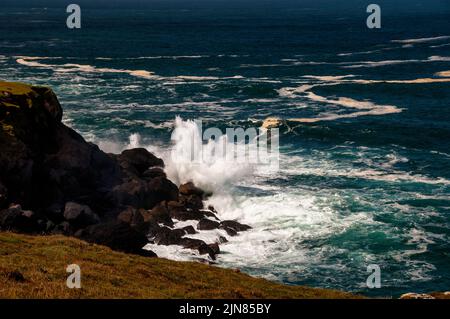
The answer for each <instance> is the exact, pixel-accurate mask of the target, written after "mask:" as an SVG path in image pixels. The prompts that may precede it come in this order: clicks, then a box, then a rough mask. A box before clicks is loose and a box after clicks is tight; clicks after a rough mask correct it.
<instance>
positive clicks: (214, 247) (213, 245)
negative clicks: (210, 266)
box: [208, 243, 220, 255]
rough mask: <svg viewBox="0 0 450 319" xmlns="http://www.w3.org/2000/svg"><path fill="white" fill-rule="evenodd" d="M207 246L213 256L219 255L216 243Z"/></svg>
mask: <svg viewBox="0 0 450 319" xmlns="http://www.w3.org/2000/svg"><path fill="white" fill-rule="evenodd" d="M208 246H209V248H211V249H212V251H213V252H214V254H215V255H218V254H220V247H219V244H218V243H213V244H209V245H208Z"/></svg>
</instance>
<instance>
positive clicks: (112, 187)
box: [0, 81, 250, 259]
mask: <svg viewBox="0 0 450 319" xmlns="http://www.w3.org/2000/svg"><path fill="white" fill-rule="evenodd" d="M62 117H63V110H62V107H61V105H60V104H59V102H58V99H57V97H56V95H55V94H54V93H53V91H52V90H51V89H49V88H46V87H38V86H30V85H26V84H21V83H9V82H1V81H0V150H1V152H0V230H11V231H16V232H24V233H33V234H64V235H68V236H76V237H79V238H81V239H84V240H86V241H89V242H92V243H97V244H102V245H106V246H109V247H111V248H112V249H115V250H119V251H124V252H128V253H135V254H140V255H145V256H155V254H154V253H152V252H149V251H146V250H143V249H142V248H143V247H144V246H145V245H146V244H147V243H149V238H150V240H152V241H153V242H156V243H158V244H163V245H180V246H182V247H185V248H186V249H193V250H197V251H198V252H199V254H201V255H208V256H210V258H211V259H215V255H216V254H218V253H220V248H219V246H218V244H216V243H209V244H208V243H205V242H204V241H202V240H199V239H194V238H188V237H186V236H188V235H194V234H196V233H197V231H196V230H195V228H194V227H193V226H185V227H181V228H179V229H173V228H174V225H175V221H195V222H198V226H197V228H198V229H199V230H204V229H217V228H219V229H221V231H223V233H225V232H226V233H227V234H229V235H230V236H235V235H237V232H239V231H244V230H247V229H249V228H250V227H249V226H246V225H242V224H239V223H237V222H231V221H224V222H220V220H219V219H218V217H217V214H218V213H217V212H216V211H215V210H214V208H213V207H208V209H204V203H203V201H204V200H205V199H206V198H207V197H208V196H209V195H210V194H208V193H206V192H205V191H203V190H202V189H200V188H198V187H196V186H195V185H194V184H193V183H186V184H183V185H181V186H180V187H179V188H178V187H177V186H176V185H175V184H174V183H172V182H171V181H170V180H169V179H167V177H166V174H165V172H164V166H165V165H164V162H163V160H161V159H160V158H158V157H156V156H155V155H153V154H151V153H150V152H148V151H147V150H146V149H144V148H137V149H131V150H125V151H123V152H122V153H121V154H119V155H114V154H106V153H104V152H103V151H101V150H100V149H99V148H98V147H97V146H96V145H94V144H92V143H89V142H87V141H85V140H84V138H83V137H82V136H81V135H79V134H78V133H77V132H75V131H74V130H72V129H71V128H69V127H67V126H65V125H64V124H63V123H62ZM214 220H216V221H214ZM220 238H222V239H223V240H222V239H219V240H218V242H221V243H222V242H225V241H226V239H225V237H223V236H220Z"/></svg>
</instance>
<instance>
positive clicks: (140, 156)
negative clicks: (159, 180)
mask: <svg viewBox="0 0 450 319" xmlns="http://www.w3.org/2000/svg"><path fill="white" fill-rule="evenodd" d="M118 159H119V162H120V165H121V166H122V167H123V168H124V169H125V170H129V171H131V172H132V173H134V174H136V175H138V176H142V174H143V173H144V172H145V171H146V170H147V169H148V168H150V167H153V166H160V167H164V162H163V160H162V159H160V158H158V157H156V156H155V155H153V154H152V153H150V152H149V151H147V150H146V149H145V148H135V149H131V150H126V151H123V152H122V154H120V155H119V157H118Z"/></svg>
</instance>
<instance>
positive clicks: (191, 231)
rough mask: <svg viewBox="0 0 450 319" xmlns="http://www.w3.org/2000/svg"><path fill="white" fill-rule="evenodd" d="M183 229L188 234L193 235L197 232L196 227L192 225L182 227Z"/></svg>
mask: <svg viewBox="0 0 450 319" xmlns="http://www.w3.org/2000/svg"><path fill="white" fill-rule="evenodd" d="M181 229H182V230H184V232H185V233H186V234H188V235H193V234H197V231H196V230H195V228H194V227H192V226H186V227H183V228H181Z"/></svg>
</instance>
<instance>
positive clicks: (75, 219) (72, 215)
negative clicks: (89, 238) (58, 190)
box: [64, 202, 100, 228]
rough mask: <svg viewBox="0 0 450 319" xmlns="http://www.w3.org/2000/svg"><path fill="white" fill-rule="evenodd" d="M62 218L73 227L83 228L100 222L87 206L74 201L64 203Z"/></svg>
mask: <svg viewBox="0 0 450 319" xmlns="http://www.w3.org/2000/svg"><path fill="white" fill-rule="evenodd" d="M64 218H65V219H66V220H67V221H68V222H69V223H70V224H71V225H72V226H74V227H75V228H84V227H86V226H89V225H93V224H97V223H99V222H100V218H99V217H98V215H97V214H95V213H94V212H93V211H92V210H91V209H90V208H89V206H86V205H81V204H78V203H75V202H68V203H66V206H65V208H64Z"/></svg>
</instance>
